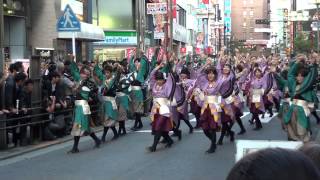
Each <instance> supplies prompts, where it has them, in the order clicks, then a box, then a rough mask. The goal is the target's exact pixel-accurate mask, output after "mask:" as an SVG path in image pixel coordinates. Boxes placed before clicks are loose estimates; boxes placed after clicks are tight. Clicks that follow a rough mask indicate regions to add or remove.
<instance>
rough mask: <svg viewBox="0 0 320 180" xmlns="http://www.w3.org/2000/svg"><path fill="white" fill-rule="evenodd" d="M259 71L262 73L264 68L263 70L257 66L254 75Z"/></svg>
mask: <svg viewBox="0 0 320 180" xmlns="http://www.w3.org/2000/svg"><path fill="white" fill-rule="evenodd" d="M257 71H259V72H260V73H262V70H261V69H260V68H256V69H255V70H254V75H256V73H257Z"/></svg>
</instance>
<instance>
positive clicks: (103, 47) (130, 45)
mask: <svg viewBox="0 0 320 180" xmlns="http://www.w3.org/2000/svg"><path fill="white" fill-rule="evenodd" d="M104 34H105V39H104V41H102V42H96V43H94V45H93V48H94V56H95V57H96V58H98V59H99V62H100V63H102V62H103V61H107V60H116V61H121V60H123V59H125V58H129V57H130V56H131V55H133V53H134V50H135V49H136V47H137V32H136V31H105V32H104Z"/></svg>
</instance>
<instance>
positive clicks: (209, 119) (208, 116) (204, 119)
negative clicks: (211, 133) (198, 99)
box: [200, 105, 221, 130]
mask: <svg viewBox="0 0 320 180" xmlns="http://www.w3.org/2000/svg"><path fill="white" fill-rule="evenodd" d="M202 111H203V112H202V113H201V116H200V126H201V128H202V129H203V130H218V129H219V128H220V118H221V113H220V112H218V111H217V109H215V108H214V107H212V106H211V107H210V105H207V107H204V108H202Z"/></svg>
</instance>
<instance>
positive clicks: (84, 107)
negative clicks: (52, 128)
mask: <svg viewBox="0 0 320 180" xmlns="http://www.w3.org/2000/svg"><path fill="white" fill-rule="evenodd" d="M75 105H76V106H81V107H82V110H83V114H85V115H89V114H91V111H90V106H89V104H88V101H86V100H76V101H75Z"/></svg>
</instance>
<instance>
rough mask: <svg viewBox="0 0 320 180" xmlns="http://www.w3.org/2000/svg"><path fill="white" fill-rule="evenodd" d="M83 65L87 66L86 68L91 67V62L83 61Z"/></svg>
mask: <svg viewBox="0 0 320 180" xmlns="http://www.w3.org/2000/svg"><path fill="white" fill-rule="evenodd" d="M82 64H84V65H86V66H89V65H90V62H89V61H83V62H82Z"/></svg>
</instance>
